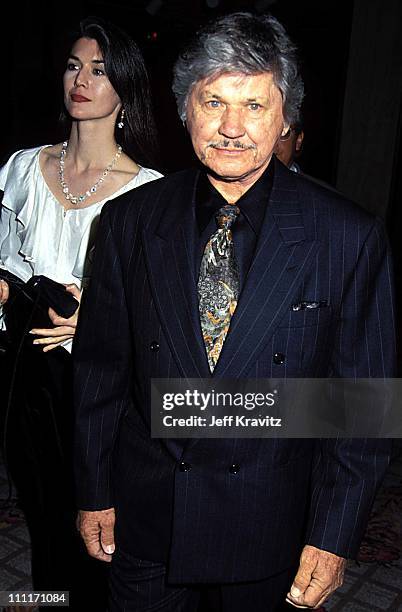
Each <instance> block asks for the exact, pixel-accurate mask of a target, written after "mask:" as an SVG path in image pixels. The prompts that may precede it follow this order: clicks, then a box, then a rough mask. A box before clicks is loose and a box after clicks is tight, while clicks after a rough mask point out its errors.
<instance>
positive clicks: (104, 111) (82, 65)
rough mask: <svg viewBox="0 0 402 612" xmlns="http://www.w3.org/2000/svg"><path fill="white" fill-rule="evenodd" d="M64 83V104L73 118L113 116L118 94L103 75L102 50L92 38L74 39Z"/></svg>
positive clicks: (119, 106) (116, 113)
mask: <svg viewBox="0 0 402 612" xmlns="http://www.w3.org/2000/svg"><path fill="white" fill-rule="evenodd" d="M63 85H64V104H65V106H66V109H67V111H68V113H69V114H70V116H71V117H72V118H73V119H76V120H81V121H82V120H90V119H103V118H105V117H111V118H112V119H113V121H115V120H116V117H117V115H118V113H119V110H120V108H121V102H120V98H119V96H118V95H117V93H116V91H115V90H114V89H113V86H112V84H111V83H110V81H109V78H108V77H107V75H106V72H105V65H104V62H103V57H102V53H101V50H100V49H99V45H98V43H97V42H96V40H94V39H93V38H79V39H78V40H77V41H76V42H75V43H74V45H73V47H72V49H71V52H70V56H69V58H68V60H67V67H66V71H65V73H64V76H63Z"/></svg>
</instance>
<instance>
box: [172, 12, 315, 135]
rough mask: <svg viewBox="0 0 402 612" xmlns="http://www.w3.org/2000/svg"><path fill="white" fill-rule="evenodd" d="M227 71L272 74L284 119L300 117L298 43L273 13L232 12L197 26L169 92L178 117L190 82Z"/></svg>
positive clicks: (183, 112) (301, 91)
mask: <svg viewBox="0 0 402 612" xmlns="http://www.w3.org/2000/svg"><path fill="white" fill-rule="evenodd" d="M228 72H240V73H242V74H259V73H262V72H272V74H273V79H274V83H275V85H276V86H277V87H278V89H279V90H280V92H281V93H282V98H283V115H284V118H285V121H286V122H287V123H289V124H293V123H295V122H297V121H298V119H299V114H300V106H301V103H302V100H303V96H304V86H303V81H302V78H301V76H300V72H299V63H298V59H297V55H296V47H295V45H294V44H293V43H292V41H291V40H290V38H289V36H288V35H287V33H286V31H285V29H284V27H283V26H282V25H281V24H280V23H279V21H278V20H277V19H275V17H273V16H272V15H258V16H257V15H253V14H252V13H245V12H239V13H232V14H230V15H226V16H224V17H220V18H218V19H216V20H215V21H213V22H211V23H209V24H207V25H206V26H204V27H203V28H201V29H200V30H199V31H198V32H197V34H196V36H195V37H194V39H193V40H192V42H190V44H189V45H188V47H187V48H186V49H185V50H184V51H183V52H182V53H181V54H180V56H179V58H178V60H177V61H176V64H175V66H174V69H173V86H172V88H173V92H174V94H175V96H176V102H177V108H178V111H179V115H180V118H181V119H182V120H183V121H184V120H185V118H186V107H187V100H188V97H189V95H190V93H191V90H192V88H193V87H194V85H195V84H196V83H197V82H198V81H200V80H202V79H205V78H208V77H214V76H219V75H221V74H224V73H228Z"/></svg>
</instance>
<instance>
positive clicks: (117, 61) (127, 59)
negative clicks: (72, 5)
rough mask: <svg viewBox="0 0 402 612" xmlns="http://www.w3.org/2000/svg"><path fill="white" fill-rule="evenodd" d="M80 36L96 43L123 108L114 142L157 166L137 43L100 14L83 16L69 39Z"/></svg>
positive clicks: (139, 159)
mask: <svg viewBox="0 0 402 612" xmlns="http://www.w3.org/2000/svg"><path fill="white" fill-rule="evenodd" d="M79 38H92V39H94V40H96V42H97V43H98V45H99V48H100V50H101V52H102V56H103V60H104V62H105V71H106V74H107V76H108V79H109V81H110V82H111V84H112V86H113V88H114V90H115V91H116V93H117V95H118V96H119V98H120V100H121V103H122V107H123V108H124V111H125V116H124V127H123V128H122V129H119V128H118V127H117V125H116V127H115V138H116V141H117V142H118V144H120V145H121V146H122V147H123V151H124V152H125V153H127V155H129V156H130V157H131V158H132V159H133V160H134V161H136V162H138V163H139V164H141V165H145V166H155V165H157V157H158V156H157V150H158V146H157V134H156V125H155V120H154V116H153V110H152V103H151V89H150V85H149V78H148V73H147V70H146V67H145V63H144V58H143V57H142V54H141V51H140V49H139V48H138V46H137V44H136V43H135V42H134V40H133V39H132V38H130V36H129V35H128V34H127V33H126V32H124V31H123V30H121V29H120V28H118V27H117V26H115V25H113V24H111V23H109V22H106V21H104V20H103V19H100V18H99V17H86V18H85V19H83V20H82V21H81V22H80V24H79V29H78V31H77V32H75V33H74V35H73V37H72V39H70V42H71V43H72V44H74V42H75V41H77V40H78V39H79ZM118 121H119V119H117V122H118ZM117 122H116V123H117Z"/></svg>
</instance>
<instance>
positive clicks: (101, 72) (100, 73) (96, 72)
mask: <svg viewBox="0 0 402 612" xmlns="http://www.w3.org/2000/svg"><path fill="white" fill-rule="evenodd" d="M93 73H94V75H95V76H103V75H104V74H105V71H104V70H101V69H100V68H94V69H93Z"/></svg>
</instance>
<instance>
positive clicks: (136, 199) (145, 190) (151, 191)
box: [105, 168, 199, 220]
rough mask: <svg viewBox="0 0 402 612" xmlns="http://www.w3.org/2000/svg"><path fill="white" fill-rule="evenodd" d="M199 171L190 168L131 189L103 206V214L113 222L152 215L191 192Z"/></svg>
mask: <svg viewBox="0 0 402 612" xmlns="http://www.w3.org/2000/svg"><path fill="white" fill-rule="evenodd" d="M198 173H199V171H198V170H196V169H194V168H190V169H187V170H181V171H179V172H173V173H171V174H167V175H165V176H162V177H161V178H158V179H157V180H154V181H150V182H148V183H145V184H143V185H140V186H139V187H136V188H134V189H131V190H130V191H127V192H126V193H124V194H122V195H121V196H119V197H117V198H115V199H114V200H111V201H109V202H108V203H107V204H106V205H105V209H106V211H105V213H107V214H109V215H110V217H111V218H112V219H114V220H118V219H120V218H122V217H124V218H125V219H127V217H138V215H142V214H146V216H148V217H149V216H151V215H153V214H154V213H155V212H156V211H157V210H158V209H165V208H166V206H168V205H169V203H170V202H171V201H172V199H174V198H175V199H176V198H180V197H181V193H182V192H183V196H182V197H185V194H184V192H185V190H186V189H188V190H191V188H192V186H193V185H194V184H195V181H196V179H197V176H198Z"/></svg>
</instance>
